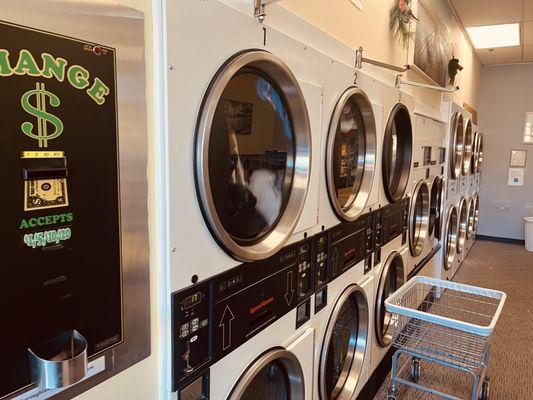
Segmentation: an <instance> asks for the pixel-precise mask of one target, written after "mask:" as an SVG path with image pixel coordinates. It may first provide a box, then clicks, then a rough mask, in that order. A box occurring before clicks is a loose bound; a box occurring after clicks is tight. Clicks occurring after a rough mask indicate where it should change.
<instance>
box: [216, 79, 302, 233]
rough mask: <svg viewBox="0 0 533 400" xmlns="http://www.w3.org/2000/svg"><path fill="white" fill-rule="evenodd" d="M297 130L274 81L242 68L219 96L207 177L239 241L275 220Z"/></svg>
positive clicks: (281, 207)
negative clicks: (294, 129) (294, 132)
mask: <svg viewBox="0 0 533 400" xmlns="http://www.w3.org/2000/svg"><path fill="white" fill-rule="evenodd" d="M293 158H294V134H293V128H292V123H291V118H290V115H289V113H288V111H287V108H286V105H285V101H284V99H283V96H282V94H281V93H280V91H279V90H278V89H277V87H276V84H275V83H274V82H273V81H272V80H271V79H270V78H269V77H267V76H266V75H264V74H261V73H260V72H259V71H255V70H251V69H250V70H246V69H245V70H242V71H241V72H240V73H239V74H237V75H235V76H234V77H233V78H232V79H231V80H230V81H229V83H228V84H227V86H226V88H225V89H224V92H223V93H222V96H221V98H220V101H219V102H218V105H217V108H216V111H215V115H214V119H213V125H212V127H211V137H210V143H209V180H210V184H211V191H212V194H213V200H214V203H215V208H216V211H217V214H218V216H219V217H220V220H221V222H222V225H223V227H224V229H225V230H226V231H227V232H228V233H229V234H231V235H232V236H233V237H234V238H235V239H236V240H237V241H240V242H242V243H245V242H247V241H256V240H258V239H259V238H261V237H262V236H263V235H264V234H265V233H267V232H268V231H269V230H270V229H271V228H272V227H273V226H274V225H275V224H276V221H277V220H278V218H279V217H280V215H281V214H282V213H283V210H284V208H285V206H286V204H287V199H288V197H289V195H290V191H291V183H292V172H293V171H292V164H293Z"/></svg>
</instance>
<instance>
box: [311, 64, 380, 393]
mask: <svg viewBox="0 0 533 400" xmlns="http://www.w3.org/2000/svg"><path fill="white" fill-rule="evenodd" d="M320 62H321V72H322V82H323V86H324V91H323V107H324V108H323V124H322V132H323V136H322V144H321V148H322V150H321V161H322V162H321V167H322V168H321V179H320V185H321V186H320V194H321V195H320V202H319V224H320V226H321V228H322V229H323V232H322V233H321V234H319V235H316V236H315V237H314V238H313V240H314V250H315V256H316V279H315V288H316V294H315V303H314V310H313V312H314V315H313V318H312V321H311V325H312V326H313V327H314V328H315V330H316V343H317V346H316V350H315V362H314V370H315V376H316V377H317V378H316V379H315V383H314V385H313V386H314V398H315V399H320V400H330V399H334V398H338V399H353V398H355V397H356V396H357V395H358V394H359V392H360V391H361V389H362V388H363V386H364V385H365V383H366V382H367V378H368V374H369V366H370V360H371V358H370V345H369V343H370V335H371V333H372V332H371V324H372V317H373V297H374V277H373V276H372V274H371V267H372V251H373V235H372V233H373V223H374V214H373V209H375V208H376V207H377V206H378V184H379V175H378V173H377V171H376V170H377V166H378V165H379V160H378V159H377V157H376V155H377V154H379V146H380V144H379V135H380V133H379V130H380V127H381V107H380V105H379V94H380V93H379V86H378V83H377V82H376V81H375V80H374V79H372V78H371V77H369V76H367V75H365V74H364V73H358V79H357V82H356V84H354V83H353V75H354V70H353V66H349V65H346V64H343V63H342V62H339V61H338V60H332V59H329V58H327V59H325V60H324V58H323V57H321V58H320Z"/></svg>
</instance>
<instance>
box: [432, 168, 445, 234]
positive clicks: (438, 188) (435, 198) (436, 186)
mask: <svg viewBox="0 0 533 400" xmlns="http://www.w3.org/2000/svg"><path fill="white" fill-rule="evenodd" d="M441 196H442V179H441V178H440V177H438V176H437V177H435V179H433V184H432V185H431V196H430V204H429V235H430V236H431V235H434V236H435V237H438V236H439V231H440V214H441V205H442V197H441Z"/></svg>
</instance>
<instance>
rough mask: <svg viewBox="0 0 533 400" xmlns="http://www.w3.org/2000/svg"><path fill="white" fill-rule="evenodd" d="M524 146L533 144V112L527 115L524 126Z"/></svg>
mask: <svg viewBox="0 0 533 400" xmlns="http://www.w3.org/2000/svg"><path fill="white" fill-rule="evenodd" d="M523 143H524V144H533V112H527V113H526V121H525V125H524V140H523Z"/></svg>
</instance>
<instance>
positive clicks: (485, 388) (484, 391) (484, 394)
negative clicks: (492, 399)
mask: <svg viewBox="0 0 533 400" xmlns="http://www.w3.org/2000/svg"><path fill="white" fill-rule="evenodd" d="M488 398H489V380H488V379H485V380H484V381H483V385H482V386H481V397H480V400H488Z"/></svg>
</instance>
